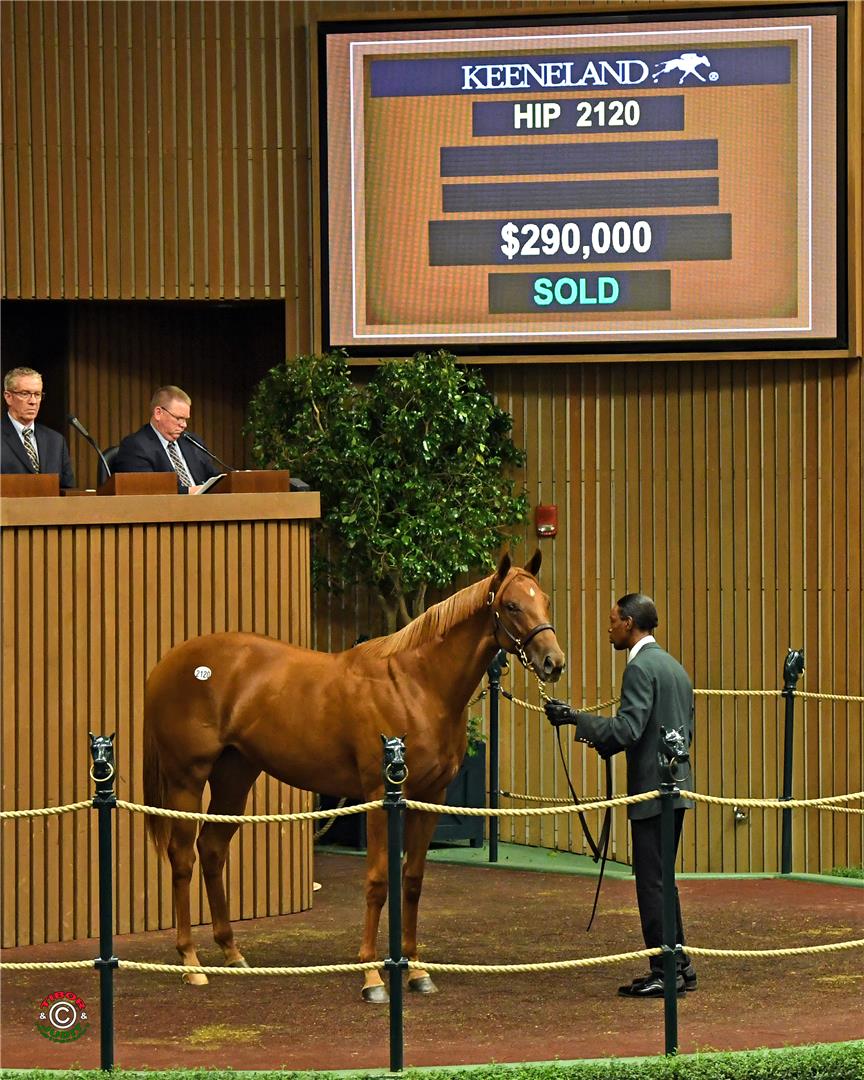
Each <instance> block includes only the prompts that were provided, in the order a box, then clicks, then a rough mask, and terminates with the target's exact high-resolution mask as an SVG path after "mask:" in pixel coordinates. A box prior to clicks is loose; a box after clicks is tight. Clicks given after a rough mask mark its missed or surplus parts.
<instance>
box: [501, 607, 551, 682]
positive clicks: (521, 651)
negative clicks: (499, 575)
mask: <svg viewBox="0 0 864 1080" xmlns="http://www.w3.org/2000/svg"><path fill="white" fill-rule="evenodd" d="M496 595H497V594H496V592H495V590H494V589H490V590H489V596H488V598H487V600H486V606H487V607H489V608H492V619H493V621H494V629H493V633H492V636H493V638H494V639H495V644H496V645H497V646H498V647H499V648H504V646H502V645H501V642H500V641H499V640H498V631H499V630H503V631H504V633H505V634H506V635H507V637H508V638H510V641H511V642H512V643H513V646H514V648H513V651H514V652H515V653H516V655H517V656H518V657H519V662H520V664H521V665H522V667H524V668H525V669H526V670H529V671H530V670H531V663H530V661H529V660H528V657H527V656H526V654H525V647H526V645H528V643H529V642H531V641H533V640H534V638H535V637H537V635H538V634H542V633H543V631H544V630H551V631H552V633H553V634H554V633H555V627H554V626H553V625H552V623H548V622H544V623H537V625H536V626H535V627H532V629H531V630H529V631H528V633H527V634H526V635H525V637H524V638H520V637H517V636H516V635H515V634H514V633H513V632H512V631H511V630H510V629H508V627H507V625H506V624H505V622H504V620H503V619H502V618H501V612H500V611H499V610H498V608H496V607H493V606H492V605H493V604H494V602H495V597H496ZM501 595H502V598H503V591H502V594H501ZM505 652H509V650H508V649H505Z"/></svg>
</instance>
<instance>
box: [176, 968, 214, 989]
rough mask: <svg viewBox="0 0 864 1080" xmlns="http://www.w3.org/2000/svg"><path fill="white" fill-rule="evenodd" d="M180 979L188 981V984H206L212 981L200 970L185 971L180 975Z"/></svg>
mask: <svg viewBox="0 0 864 1080" xmlns="http://www.w3.org/2000/svg"><path fill="white" fill-rule="evenodd" d="M180 979H181V981H182V982H184V983H186V985H187V986H206V985H207V983H208V982H209V981H210V980H209V979H208V978H207V976H206V975H202V974H201V972H200V971H190V972H184V974H183V975H181V976H180Z"/></svg>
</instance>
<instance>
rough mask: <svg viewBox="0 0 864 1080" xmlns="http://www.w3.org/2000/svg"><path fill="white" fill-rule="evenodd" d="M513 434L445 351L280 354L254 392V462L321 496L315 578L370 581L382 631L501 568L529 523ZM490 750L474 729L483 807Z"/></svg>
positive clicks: (469, 829) (446, 825)
mask: <svg viewBox="0 0 864 1080" xmlns="http://www.w3.org/2000/svg"><path fill="white" fill-rule="evenodd" d="M511 430H512V418H511V416H510V414H509V413H507V412H506V411H505V410H504V409H501V408H500V407H499V406H498V405H496V403H495V402H494V400H493V399H492V396H491V394H490V393H489V391H488V389H487V387H486V385H485V383H484V381H483V376H482V373H481V372H480V371H478V370H477V369H473V368H470V367H465V366H464V365H462V364H460V363H459V362H458V361H457V359H456V357H454V356H453V355H452V354H451V353H449V352H446V351H438V352H418V353H416V354H415V355H414V356H412V357H409V358H407V359H398V360H384V361H382V362H381V363H380V365H379V366H378V367H376V368H375V370H374V371H373V372H372V374H371V376H370V375H369V374H368V369H360V370H359V371H354V372H352V370H351V369H350V368H349V365H348V360H347V357H346V355H345V354H344V353H342V352H331V353H327V354H324V355H311V356H299V357H297V358H296V359H293V360H288V361H286V362H284V363H280V364H277V365H276V366H275V367H273V368H272V369H271V370H270V371H269V372H268V373H267V374H266V375H265V376H264V378H263V379H262V380H261V382H260V383H259V384H258V385H257V387H256V388H255V390H254V392H253V395H252V400H251V402H250V406H249V419H248V422H247V426H246V431H247V434H248V435H250V436H251V440H252V456H253V459H254V461H255V463H256V464H257V465H259V466H260V467H262V468H274V469H285V468H287V469H290V470H291V472H292V473H294V474H296V475H298V476H302V477H303V479H304V480H306V481H307V482H308V483H309V484H311V486H312V487H313V488H316V489H318V490H319V491H320V492H321V505H322V515H321V521H320V523H319V525H318V526H317V534H316V543H315V547H314V552H313V584H314V585H315V587H316V588H324V589H328V590H338V589H342V588H347V587H349V586H352V585H355V584H358V583H359V584H363V585H366V586H369V587H370V588H371V589H372V590H373V591H374V594H375V596H376V597H377V600H378V603H379V606H380V611H381V627H380V632H383V633H392V632H394V631H395V630H397V629H399V628H400V627H402V626H405V625H406V624H407V623H408V622H410V621H411V619H413V618H415V617H416V616H417V615H420V614H421V613H422V612H423V611H424V610H425V604H426V597H427V593H428V591H429V590H430V589H432V588H434V589H438V590H440V589H447V588H449V587H450V586H451V585H452V583H453V581H454V580H455V579H456V578H457V577H459V576H460V575H464V574H468V573H471V572H472V571H478V570H481V571H484V572H485V571H486V570H487V569H491V566H492V560H493V557H494V555H495V554H496V552H497V551H498V550H499V548H500V546H501V543H502V540H503V539H505V537H506V536H507V535H508V530H509V529H510V528H511V527H512V526H514V525H516V524H518V523H520V522H522V521H524V520H525V519H526V517H527V511H528V504H527V497H526V494H525V491H524V487H523V485H522V484H521V483H517V481H516V472H517V470H518V469H519V468H520V467H521V466H522V465H523V464H524V461H525V453H524V451H523V450H522V449H520V448H519V447H517V446H516V445H515V444H514V443H513V440H512V438H511ZM319 540H323V541H326V542H325V543H318V542H317V541H319ZM475 736H476V732H475ZM485 760H486V755H485V744H483V746H482V749H481V748H480V746H479V745H478V740H477V739H476V737H475V738H472V739H470V740H469V752H468V753H467V754H466V756H465V762H464V763H463V769H462V771H461V772H460V776H459V777H458V778H457V781H458V783H457V781H454V785H455V787H454V786H453V785H451V789H452V790H451V791H450V792H448V801H449V802H450V804H451V805H454V806H455V805H477V806H483V805H485ZM481 769H482V775H480V781H479V785H478V783H477V779H476V777H477V775H478V773H479V772H480V770H481ZM466 773H467V774H469V775H470V781H469V779H468V778H467V776H466ZM469 783H470V789H469V788H468V787H466V786H465V785H466V784H469ZM463 799H464V800H468V799H470V800H471V801H470V802H469V801H461V800H463ZM448 818H452V815H444V816H443V818H442V822H441V825H440V826H439V829H441V830H443V831H444V832H445V833H447V834H449V837H450V838H455V833H456V832H457V831H459V832H460V834H462V835H464V837H465V838H467V839H469V840H471V842H472V843H482V837H483V819H482V818H480V817H477V818H474V817H472V818H464V817H463V818H462V819H461V820H460V821H459V822H456V821H453V820H448ZM345 820H348V821H351V822H355V821H356V820H357V819H356V818H353V817H352V818H349V819H345ZM334 831H338V832H341V831H342V830H334ZM436 836H437V834H436ZM441 838H442V839H443V838H447V836H442V837H441Z"/></svg>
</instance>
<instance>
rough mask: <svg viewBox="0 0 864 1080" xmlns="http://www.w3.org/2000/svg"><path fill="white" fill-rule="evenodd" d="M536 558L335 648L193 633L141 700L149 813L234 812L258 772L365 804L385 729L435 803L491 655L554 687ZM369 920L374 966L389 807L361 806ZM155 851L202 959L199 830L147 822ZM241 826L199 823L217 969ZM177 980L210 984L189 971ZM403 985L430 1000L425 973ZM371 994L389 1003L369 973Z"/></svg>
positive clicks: (408, 949)
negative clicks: (196, 913)
mask: <svg viewBox="0 0 864 1080" xmlns="http://www.w3.org/2000/svg"><path fill="white" fill-rule="evenodd" d="M540 561H541V555H540V552H539V551H538V552H536V553H535V555H534V557H533V558H532V559H531V561H530V562H529V563H528V564H527V566H526V567H525V568H524V569H518V568H516V567H513V566H512V565H511V562H510V556H509V555H506V554H505V555H504V556H503V558H502V559H501V561H500V563H499V565H498V569H497V570H496V572H495V573H494V574H493V575H492V576H491V577H489V578H486V579H485V580H483V581H480V582H477V584H475V585H469V586H468V588H466V589H462V590H461V591H460V592H457V593H455V594H454V595H453V596H451V597H450V598H449V599H447V600H444V601H442V602H441V603H440V604H436V605H435V606H434V607H430V608H429V609H428V610H427V611H426V612H425V613H424V614H423V615H420V616H419V617H418V618H416V619H415V620H414V621H413V622H411V623H409V625H408V626H406V627H405V628H404V629H402V630H399V631H397V632H396V633H395V634H391V635H389V636H388V637H382V638H375V639H373V640H372V641H367V642H364V643H362V644H360V645H356V646H355V647H354V648H352V649H348V650H346V651H345V652H340V653H321V652H315V651H313V650H311V649H302V648H297V647H295V646H293V645H286V644H285V643H284V642H281V641H275V640H273V639H271V638H267V637H262V636H260V635H257V634H246V633H223V634H208V635H206V636H205V637H198V638H193V639H191V640H190V641H186V642H184V643H183V644H181V645H178V646H176V647H175V648H173V649H172V650H171V651H170V652H169V653H167V654H166V655H165V656H164V657H163V658H162V660H160V661H159V663H158V664H157V665H156V667H155V668H154V669H153V671H152V672H151V674H150V677H149V678H148V680H147V686H146V689H145V695H144V795H145V801H146V803H147V804H148V805H150V806H159V807H170V808H173V809H176V810H186V811H200V809H201V796H202V794H203V791H204V785H205V784H207V783H209V784H210V806H209V811H210V812H211V813H213V814H242V813H243V812H244V809H245V806H246V799H247V796H248V794H249V790H250V788H251V787H252V785H253V784H254V782H255V780H256V778H257V777H258V776H259V774H260V773H261V772H262V771H263V772H266V773H269V774H270V775H271V776H274V777H276V778H277V779H278V780H281V781H282V782H284V783H286V784H291V785H292V786H294V787H298V788H305V789H307V790H309V791H315V792H319V793H320V794H323V795H331V796H336V797H342V796H347V797H348V798H349V799H360V800H362V801H366V802H371V801H374V800H377V799H380V798H382V796H383V791H384V782H383V778H382V753H381V736H382V735H386V736H393V735H396V736H400V737H404V739H405V746H406V749H405V758H406V763H407V765H408V779H407V780H406V782H405V786H404V789H403V790H404V794H405V796H406V798H411V799H416V800H419V801H423V802H432V803H440V804H443V803H444V800H445V794H446V789H447V785H448V784H449V783H450V781H451V780H452V779H453V777H454V776H455V775H456V773H457V771H458V769H459V765H460V762H461V761H462V757H463V755H464V753H465V746H466V738H467V736H466V720H465V717H464V711H465V707H466V705H467V704H468V701H469V699H470V697H471V694H472V693H473V691H474V690H475V689H476V687H477V685H478V684H479V683H480V681H481V679H482V678H483V675H484V673H485V671H486V669H487V667H488V666H489V664H490V663H491V662H492V659H493V657H494V656H495V654H496V653H497V652H498V650H499V649H501V648H504V649H506V650H507V651H508V652H516V653H517V654H519V655H520V659H522V662H523V663H525V664H527V665H530V667H531V668H532V669H533V670H534V671H535V672H536V673H537V675H538V676H539V677H540V678H541V679H543V680H550V681H554V680H555V679H557V678H558V677H559V675H560V674H561V672H562V670H563V668H564V656H563V654H562V652H561V649H560V648H559V646H558V642H557V640H556V637H555V630H554V628H553V627H552V626H551V625H550V623H549V621H548V619H549V602H548V598H547V597H546V595H545V594H544V593H543V592H542V591H541V589H540V587H539V585H538V584H537V580H536V576H535V575H536V573H537V571H538V570H539V568H540ZM367 820H368V828H367V869H366V920H365V927H364V932H363V942H362V945H361V947H360V952H359V957H360V961H361V962H363V963H365V962H368V961H371V960H374V959H375V941H376V936H377V933H378V922H379V918H380V915H381V908H382V907H383V904H384V900H385V898H386V892H387V850H386V845H387V827H386V818H385V813H384V811H383V810H380V809H375V810H373V811H370V812H369V814H368V818H367ZM436 822H437V815H435V814H430V813H419V812H411V811H408V812H407V813H406V818H405V861H404V865H403V875H402V878H403V880H402V903H403V919H404V921H403V928H404V933H403V948H404V955H405V956H406V957H408V958H409V959H411V960H416V959H417V908H418V904H419V901H420V891H421V888H422V885H423V871H424V867H425V863H426V852H427V849H428V847H429V841H430V840H431V838H432V834H433V832H434V831H435V825H436ZM147 825H148V829H149V832H150V835H151V837H152V839H153V842H154V843H155V845H156V848H157V850H158V851H159V852H160V853H162V854H164V853H165V852H166V851H167V854H168V858H169V859H170V861H171V868H172V871H173V886H174V904H175V910H176V914H177V951H178V952H179V954H180V956H181V957H182V960H183V964H184V965H187V966H196V965H197V964H198V957H197V954H196V952H195V947H194V945H193V943H192V934H191V927H190V922H191V920H190V911H189V886H190V882H191V878H192V868H193V866H194V863H195V851H194V848H195V835H196V833H197V832H198V823H197V822H195V821H183V820H180V819H171V818H164V817H155V816H150V817H149V818H148V819H147ZM237 827H238V826H237V825H232V824H227V823H219V822H205V823H204V825H203V826H202V827H201V831H200V833H198V840H197V847H198V854H199V855H200V858H201V869H202V872H203V874H204V883H205V886H206V889H207V897H208V899H209V901H210V913H211V917H212V919H213V936H214V938H215V940H216V941H217V943H218V944H219V945H220V946H221V948H222V951H223V953H224V955H225V962H226V963H227V964H229V965H233V966H241V967H245V966H246V961H245V960H244V958H243V956H242V954H241V953H240V951H239V949H238V948H237V945H236V944H235V941H234V932H233V930H232V928H231V923H230V921H229V919H228V906H227V903H226V899H225V888H224V884H223V880H222V871H223V868H224V865H225V858H226V855H227V853H228V844H229V841H230V840H231V837H232V836H233V834H234V832H235V831H236V829H237ZM186 981H188V982H190V983H194V984H199V985H200V984H202V983H206V982H207V977H206V976H205V975H202V974H200V973H199V974H195V973H190V974H189V975H187V976H186ZM408 985H409V988H410V989H412V990H417V991H419V992H421V993H433V992H434V990H435V986H434V984H433V983H432V980H431V978H430V977H429V975H428V974H427V973H426V972H424V971H419V970H412V971H411V972H410V975H409V984H408ZM363 997H364V998H365V999H366V1000H367V1001H386V1000H387V994H386V991H385V989H384V986H383V983H382V980H381V977H380V975H379V974H378V972H377V971H371V972H369V973H368V974H367V977H366V981H365V985H364V987H363Z"/></svg>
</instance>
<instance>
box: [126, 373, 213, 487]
mask: <svg viewBox="0 0 864 1080" xmlns="http://www.w3.org/2000/svg"><path fill="white" fill-rule="evenodd" d="M191 411H192V399H191V398H190V397H189V395H188V394H187V393H186V391H185V390H181V389H180V387H179V386H160V388H159V389H158V390H157V391H156V393H155V394H154V395H153V398H152V400H151V401H150V422H149V423H147V424H145V425H144V427H142V428H139V429H138V431H136V432H134V433H133V434H132V435H127V436H126V438H125V439H124V440H123V441H122V442H121V443H120V448H119V450H118V451H117V456H116V457H115V459H114V465H113V471H114V472H175V473H176V474H177V490H178V492H179V493H180V494H181V495H186V494H189V495H197V493H198V491H199V490H200V488H201V485H202V484H203V483H204V481H205V480H209V479H210V478H211V477H213V476H219V475H220V473H219V470H218V469H217V468H216V467H215V464H214V462H213V460H212V458H211V457H210V456H209V454H208V453H207V452H206V451H204V450H202V449H199V447H198V446H196V445H195V443H200V442H201V440H200V439H199V438H198V437H197V435H191V434H190V433H188V432H187V431H186V426H187V424H188V423H189V417H190V415H191ZM193 439H194V440H195V442H193V441H192V440H193Z"/></svg>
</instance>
